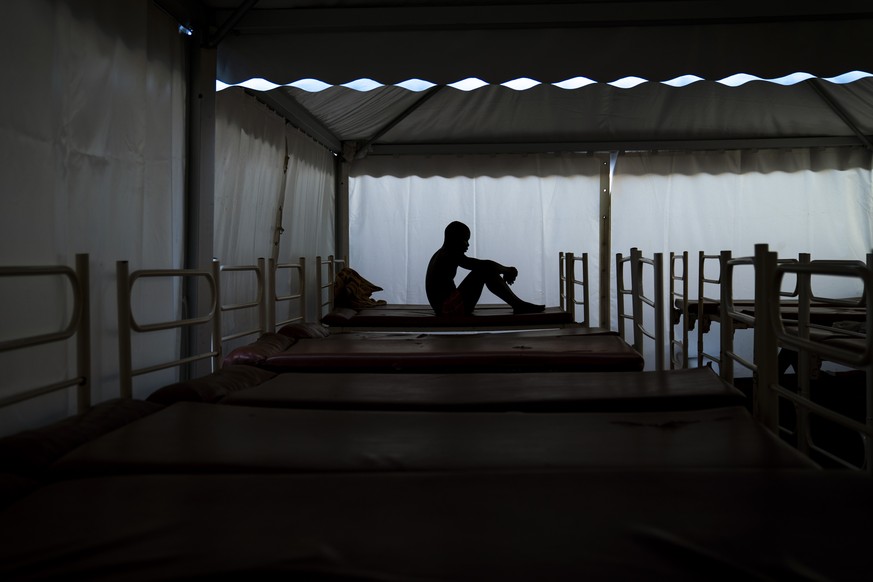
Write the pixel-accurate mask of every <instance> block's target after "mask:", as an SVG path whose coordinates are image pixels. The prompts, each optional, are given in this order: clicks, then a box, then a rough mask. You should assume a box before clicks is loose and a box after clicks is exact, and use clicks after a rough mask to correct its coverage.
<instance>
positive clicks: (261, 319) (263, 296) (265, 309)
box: [258, 257, 270, 333]
mask: <svg viewBox="0 0 873 582" xmlns="http://www.w3.org/2000/svg"><path fill="white" fill-rule="evenodd" d="M258 274H259V276H258V285H260V289H259V291H260V295H259V296H260V301H259V302H258V303H259V305H258V327H260V328H261V333H264V332H266V331H267V325H268V323H267V322H268V321H270V319H269V317H270V312H269V309H270V306H269V302H268V301H267V297H269V293H268V289H269V287H268V286H267V283H268V282H269V274H268V273H267V270H266V260H264V257H258Z"/></svg>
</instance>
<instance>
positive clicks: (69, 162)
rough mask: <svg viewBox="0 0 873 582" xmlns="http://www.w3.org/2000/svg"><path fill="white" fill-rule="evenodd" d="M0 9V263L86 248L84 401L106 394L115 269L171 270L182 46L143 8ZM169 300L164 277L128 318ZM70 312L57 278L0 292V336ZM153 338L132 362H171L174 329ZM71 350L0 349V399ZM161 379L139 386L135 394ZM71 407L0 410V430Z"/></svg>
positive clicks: (110, 379)
mask: <svg viewBox="0 0 873 582" xmlns="http://www.w3.org/2000/svg"><path fill="white" fill-rule="evenodd" d="M3 10H4V14H3V19H2V22H0V43H2V46H0V69H2V70H3V74H4V77H5V78H7V79H14V80H15V86H16V88H15V90H7V91H4V92H3V94H2V96H0V136H2V137H0V159H2V163H0V184H2V185H3V194H2V195H0V233H2V241H3V244H0V264H3V265H20V264H66V265H72V264H73V261H74V255H75V254H76V253H89V254H90V270H91V276H90V284H91V306H92V317H91V326H92V336H93V337H92V342H91V343H92V350H93V354H92V358H91V362H92V372H93V400H94V401H101V400H105V399H108V398H113V397H117V396H118V395H119V393H118V383H117V380H118V376H117V370H118V355H117V331H116V330H117V324H116V321H117V314H116V300H115V296H116V287H115V268H116V261H118V260H127V261H129V262H130V267H131V270H134V269H137V268H143V267H148V268H155V267H179V266H181V257H182V236H183V235H182V226H183V212H182V209H183V187H184V175H185V174H184V173H185V164H184V127H185V115H184V111H185V107H184V105H185V80H184V50H185V48H184V42H185V41H184V39H183V38H182V37H180V36H179V34H178V31H177V28H178V25H177V24H175V23H174V22H173V21H172V20H171V19H169V17H167V16H166V14H164V13H163V12H162V11H160V10H158V9H157V8H155V7H154V5H153V3H152V2H150V1H148V0H129V1H125V2H100V1H96V0H80V1H76V2H69V3H65V2H54V1H49V0H29V1H27V2H25V1H15V2H6V3H4V5H3ZM22 47H26V50H24V49H22ZM0 284H2V282H0ZM179 292H180V290H179V288H178V286H177V285H175V284H173V283H172V282H170V283H167V284H163V285H153V286H151V288H150V289H149V290H148V295H149V301H145V300H144V296H143V294H142V293H139V292H138V293H137V294H136V296H135V298H134V310H135V313H136V315H137V317H138V318H139V319H140V321H142V322H149V321H158V320H165V319H168V318H169V317H172V316H173V315H174V314H175V312H176V310H177V309H178V306H179ZM70 308H71V306H70V295H69V293H68V292H67V291H66V288H65V285H64V284H63V283H61V282H59V281H53V282H46V281H35V280H34V281H28V282H25V283H23V284H21V285H19V286H17V287H13V286H9V285H7V286H5V287H0V309H2V313H0V321H3V325H2V327H0V336H2V337H0V339H8V338H9V337H12V335H20V334H23V333H34V334H35V333H42V332H48V331H54V330H56V329H58V328H59V327H60V326H62V325H63V323H64V322H66V321H67V320H68V319H69V314H70ZM157 335H158V336H162V337H155V338H150V339H149V341H147V342H142V343H138V344H135V345H134V365H136V366H142V365H148V364H150V363H154V362H153V361H148V359H147V358H146V357H145V356H146V355H149V357H150V356H154V357H156V358H158V361H162V360H161V358H170V357H174V354H175V353H176V351H177V350H176V346H177V344H178V338H177V337H176V334H173V333H170V334H157ZM72 356H73V347H71V346H68V345H57V346H52V347H48V348H44V349H40V350H27V351H24V352H19V351H16V352H10V353H6V354H0V368H2V369H3V378H4V380H3V382H2V385H0V394H3V395H5V394H9V393H14V392H16V391H20V390H23V389H25V388H29V387H32V386H34V385H36V384H42V383H48V382H52V381H56V380H58V379H60V378H61V377H67V376H69V375H72V374H73V373H74V370H75V366H74V359H73V357H72ZM65 362H66V366H64V363H65ZM168 379H172V376H171V375H168V374H166V373H159V374H156V375H155V377H154V378H149V379H145V378H144V379H143V381H142V382H140V381H137V383H136V384H135V394H136V395H140V396H143V395H145V394H148V393H149V392H150V391H151V390H152V389H153V387H154V385H155V384H156V383H165V382H166V381H167V380H168ZM70 392H71V393H72V391H70ZM74 402H75V401H74V397H73V395H72V394H67V393H58V394H55V395H51V396H44V397H41V398H40V399H37V400H34V401H32V402H29V403H26V404H24V405H16V406H14V407H12V408H11V409H3V410H0V427H2V431H3V432H4V433H9V432H14V431H15V430H18V429H20V428H23V427H26V426H29V425H32V424H38V423H40V422H45V421H48V420H52V419H54V418H59V417H63V416H66V415H67V414H68V413H71V412H74V411H75V406H74Z"/></svg>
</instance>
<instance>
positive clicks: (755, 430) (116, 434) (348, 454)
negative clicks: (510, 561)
mask: <svg viewBox="0 0 873 582" xmlns="http://www.w3.org/2000/svg"><path fill="white" fill-rule="evenodd" d="M811 466H813V465H812V464H811V462H810V461H808V460H807V459H806V458H805V457H803V456H802V455H801V454H800V453H799V452H797V451H796V450H794V449H793V448H791V447H789V446H788V445H786V444H785V443H783V442H782V441H780V440H778V439H776V438H775V437H773V436H772V435H771V433H769V432H768V431H766V430H765V429H764V428H763V427H762V426H761V425H760V424H759V423H758V422H756V421H755V420H753V419H752V417H751V415H750V414H749V413H748V412H747V411H746V409H745V408H742V407H739V406H734V407H723V408H715V409H705V410H692V411H667V412H636V413H572V414H556V413H550V414H536V413H479V412H475V413H466V414H450V413H440V412H375V411H367V412H355V411H331V410H327V411H326V410H289V409H276V408H262V407H243V406H218V405H214V404H201V403H190V402H180V403H178V404H173V405H171V406H168V407H166V408H164V409H163V410H161V411H159V412H156V413H154V414H151V415H149V416H147V417H145V418H142V419H140V420H138V421H135V422H132V423H130V424H128V425H126V426H124V427H121V428H119V429H117V430H115V431H113V432H111V433H109V434H106V435H103V436H102V437H99V438H96V439H94V440H92V441H90V442H88V443H86V444H84V445H82V446H80V447H78V448H76V449H75V450H73V451H71V452H70V453H68V454H67V455H65V456H64V457H62V458H61V459H59V460H58V461H57V462H56V463H55V464H54V465H53V466H52V469H53V472H54V474H55V475H57V476H82V475H91V474H108V473H160V472H177V473H181V472H188V473H192V472H213V473H226V472H378V471H433V470H443V471H489V470H507V469H529V470H558V469H570V468H592V467H598V468H604V467H606V468H622V467H624V468H628V467H634V468H638V469H639V468H649V469H656V468H674V469H679V468H689V467H698V468H726V467H730V468H735V469H736V468H762V467H811Z"/></svg>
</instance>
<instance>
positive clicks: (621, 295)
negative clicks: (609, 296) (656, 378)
mask: <svg viewBox="0 0 873 582" xmlns="http://www.w3.org/2000/svg"><path fill="white" fill-rule="evenodd" d="M625 263H627V264H628V266H629V268H630V271H631V273H630V276H631V288H630V289H628V288H627V285H626V284H625V281H624V266H625ZM646 265H649V266H650V267H651V268H652V284H653V292H652V296H648V295H646V293H645V285H644V267H645V266H646ZM616 295H617V297H616V298H617V302H616V303H617V306H618V327H619V335H620V336H621V337H622V338H624V327H625V326H624V322H625V320H628V319H629V320H631V322H632V324H633V331H634V340H633V346H634V349H635V350H637V351H638V352H640V353H643V344H644V341H645V338H647V337H648V338H649V339H651V340H652V341H653V342H654V345H655V369H656V370H663V369H664V344H665V341H664V340H665V336H664V254H663V253H655V254H654V255H653V257H652V258H647V257H644V256H643V254H642V251H640V250H639V249H638V248H632V249H631V254H630V256H629V257H623V256H622V255H621V253H618V254H617V255H616ZM626 296H630V297H631V304H632V314H631V315H630V316H628V315H627V314H626V310H625V308H624V300H625V297H626ZM644 305H647V306H649V307H650V308H652V310H653V312H654V330H649V329H647V328H646V326H645V314H644V312H643V306H644Z"/></svg>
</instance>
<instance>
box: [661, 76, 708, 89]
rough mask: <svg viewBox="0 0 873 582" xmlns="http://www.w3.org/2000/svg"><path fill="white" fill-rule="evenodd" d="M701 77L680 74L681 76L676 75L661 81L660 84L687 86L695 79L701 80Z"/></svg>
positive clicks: (694, 81) (695, 80)
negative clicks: (673, 77)
mask: <svg viewBox="0 0 873 582" xmlns="http://www.w3.org/2000/svg"><path fill="white" fill-rule="evenodd" d="M702 80H703V79H702V78H700V77H698V76H697V75H682V76H681V77H676V78H675V79H670V80H669V81H662V84H664V85H669V86H670V87H687V86H688V85H690V84H692V83H696V82H697V81H702Z"/></svg>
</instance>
